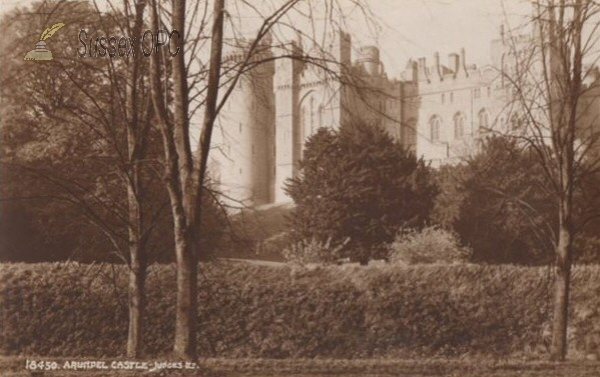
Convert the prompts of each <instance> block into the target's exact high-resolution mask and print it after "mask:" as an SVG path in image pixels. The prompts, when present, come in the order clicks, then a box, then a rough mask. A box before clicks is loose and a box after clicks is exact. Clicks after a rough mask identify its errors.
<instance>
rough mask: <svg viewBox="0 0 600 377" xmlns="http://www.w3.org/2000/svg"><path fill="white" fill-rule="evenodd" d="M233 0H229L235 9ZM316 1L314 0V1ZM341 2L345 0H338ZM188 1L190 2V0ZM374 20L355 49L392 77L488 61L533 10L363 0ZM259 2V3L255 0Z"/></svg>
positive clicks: (356, 38)
mask: <svg viewBox="0 0 600 377" xmlns="http://www.w3.org/2000/svg"><path fill="white" fill-rule="evenodd" d="M98 1H99V3H102V2H104V0H98ZM235 1H236V0H228V1H227V6H228V7H233V6H234V5H235ZM319 1H322V0H316V2H317V4H318V2H319ZM342 1H343V0H342ZM32 2H33V0H0V12H1V13H4V12H5V11H7V10H10V9H12V8H13V7H15V6H17V5H19V6H25V5H27V4H31V3H32ZM189 2H190V3H191V0H189ZM366 2H367V3H368V4H369V6H370V8H371V11H372V12H373V13H374V15H375V16H376V18H377V23H378V25H379V26H380V29H381V30H380V31H379V32H378V33H377V35H374V34H373V32H368V31H366V30H362V29H361V26H360V23H358V22H357V24H356V25H351V24H352V20H351V21H350V22H349V24H350V27H351V28H355V29H356V30H349V31H350V32H351V34H352V35H353V42H354V47H357V45H364V44H375V45H378V46H379V48H380V51H381V59H382V60H383V63H384V65H385V68H386V71H387V72H388V75H389V76H390V77H395V76H397V75H398V74H399V72H400V71H401V70H402V69H403V68H404V66H405V64H406V62H407V60H408V58H411V57H412V58H418V57H426V58H427V59H428V61H432V60H431V59H432V58H433V53H434V52H435V51H438V52H439V53H440V56H441V59H442V62H444V61H445V56H447V54H449V53H451V52H458V50H459V49H460V48H461V47H464V48H465V49H466V55H467V63H468V64H471V63H476V64H477V65H483V64H487V63H490V57H489V54H490V49H489V44H490V41H491V40H492V39H494V38H497V36H498V30H499V26H500V24H501V23H503V22H505V20H506V17H505V15H507V16H509V18H508V19H509V22H510V23H512V24H513V26H515V25H517V24H518V23H519V21H518V20H517V19H516V17H515V15H526V14H527V13H528V12H529V10H530V9H531V5H530V1H528V0H366ZM257 3H258V2H257Z"/></svg>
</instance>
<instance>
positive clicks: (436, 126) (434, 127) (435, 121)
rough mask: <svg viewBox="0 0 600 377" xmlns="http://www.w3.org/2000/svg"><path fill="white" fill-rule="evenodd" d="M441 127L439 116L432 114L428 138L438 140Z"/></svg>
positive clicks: (433, 140)
mask: <svg viewBox="0 0 600 377" xmlns="http://www.w3.org/2000/svg"><path fill="white" fill-rule="evenodd" d="M441 128H442V120H441V119H440V117H439V116H437V115H434V116H432V117H431V119H430V120H429V130H430V135H429V137H430V139H431V141H432V142H434V143H435V142H438V141H440V129H441Z"/></svg>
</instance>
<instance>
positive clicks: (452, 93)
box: [450, 92, 454, 103]
mask: <svg viewBox="0 0 600 377" xmlns="http://www.w3.org/2000/svg"><path fill="white" fill-rule="evenodd" d="M452 102H454V92H450V103H452Z"/></svg>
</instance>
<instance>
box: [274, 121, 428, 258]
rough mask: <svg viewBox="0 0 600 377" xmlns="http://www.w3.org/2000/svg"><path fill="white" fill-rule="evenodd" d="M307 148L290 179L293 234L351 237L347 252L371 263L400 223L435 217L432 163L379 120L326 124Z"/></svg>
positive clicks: (413, 223) (299, 237)
mask: <svg viewBox="0 0 600 377" xmlns="http://www.w3.org/2000/svg"><path fill="white" fill-rule="evenodd" d="M304 153H305V154H304V158H303V160H302V161H301V164H300V165H301V168H302V174H301V175H299V176H298V177H296V178H294V179H291V180H289V181H288V182H287V183H288V185H287V187H286V190H287V192H288V194H289V195H290V197H291V198H292V199H294V202H295V203H296V208H295V209H294V212H293V215H292V217H291V220H292V221H291V234H292V235H293V237H294V238H295V241H301V240H310V239H317V240H319V241H321V242H325V241H327V240H328V239H331V240H333V241H334V242H335V243H338V244H341V243H343V242H344V241H345V240H349V242H347V246H346V250H345V255H342V256H343V257H349V258H350V259H351V260H355V261H359V262H361V263H363V264H366V263H367V262H368V261H369V260H371V259H378V258H379V259H381V258H385V257H386V252H385V248H384V246H385V244H386V243H389V242H391V241H392V240H393V239H394V236H395V235H396V233H397V232H398V230H399V229H400V228H403V227H404V228H416V229H419V228H421V227H423V225H425V224H426V222H427V221H428V220H429V215H430V212H431V210H432V208H433V202H434V198H435V195H436V193H437V188H436V186H435V184H434V182H433V179H432V175H431V171H430V170H429V168H428V167H427V166H426V165H425V163H424V162H423V161H422V160H418V159H417V158H416V157H415V156H414V154H413V153H411V152H408V151H406V150H405V149H404V148H403V147H402V145H401V144H400V142H398V141H396V140H394V139H393V138H392V137H391V136H390V135H389V134H388V133H387V132H386V131H385V130H383V129H381V128H380V127H378V126H374V125H369V124H366V123H363V122H355V123H349V124H343V125H342V126H341V128H340V130H338V131H334V130H330V129H325V128H323V129H320V130H319V131H318V132H317V133H316V134H315V135H314V136H312V137H311V138H310V139H309V140H308V142H307V143H306V148H305V152H304Z"/></svg>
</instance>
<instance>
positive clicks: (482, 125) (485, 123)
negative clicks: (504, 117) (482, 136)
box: [477, 109, 490, 132]
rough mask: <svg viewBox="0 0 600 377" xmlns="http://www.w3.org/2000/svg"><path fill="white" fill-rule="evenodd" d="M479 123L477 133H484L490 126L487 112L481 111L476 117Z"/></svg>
mask: <svg viewBox="0 0 600 377" xmlns="http://www.w3.org/2000/svg"><path fill="white" fill-rule="evenodd" d="M477 119H478V121H479V132H482V131H486V130H487V129H488V128H489V126H490V119H489V115H488V113H487V111H485V109H481V110H480V111H479V114H478V115H477Z"/></svg>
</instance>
